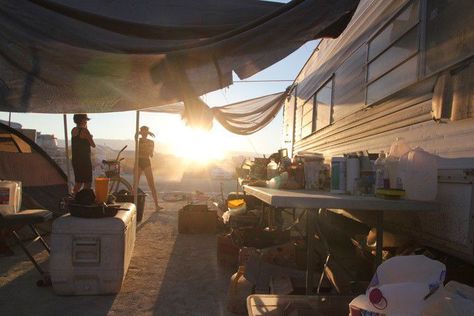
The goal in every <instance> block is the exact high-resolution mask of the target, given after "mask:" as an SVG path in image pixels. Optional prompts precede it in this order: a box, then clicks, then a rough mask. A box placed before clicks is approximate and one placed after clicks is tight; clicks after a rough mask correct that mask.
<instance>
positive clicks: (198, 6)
mask: <svg viewBox="0 0 474 316" xmlns="http://www.w3.org/2000/svg"><path fill="white" fill-rule="evenodd" d="M358 2H359V1H358V0H304V1H303V0H294V1H291V2H289V3H287V4H276V3H272V2H265V1H257V0H245V1H234V0H200V1H196V0H174V1H165V0H161V1H152V0H147V1H131V0H129V1H126V0H116V1H113V2H110V1H74V0H16V1H9V0H0V42H1V43H2V44H1V45H0V110H2V111H11V112H39V113H41V112H42V113H75V112H88V113H92V112H116V111H125V110H137V109H143V108H150V107H153V106H158V105H164V104H172V103H175V102H178V101H184V104H185V105H186V111H188V113H193V112H195V109H196V108H197V109H198V111H197V112H198V113H202V111H201V108H205V107H207V106H206V105H205V104H203V103H202V101H201V100H200V99H199V98H198V96H200V95H202V94H204V93H207V92H210V91H214V90H217V89H220V88H223V87H225V86H228V85H229V84H231V83H232V73H233V72H235V73H237V75H238V76H239V77H240V78H247V77H249V76H251V75H253V74H255V73H257V72H258V71H260V70H262V69H264V68H266V67H268V66H270V65H271V64H273V63H275V62H277V61H278V60H280V59H282V58H284V57H286V56H287V55H289V54H290V53H291V52H293V51H294V50H296V49H297V48H299V47H300V46H301V45H302V44H304V43H305V42H306V41H308V40H312V39H315V38H321V37H337V36H338V35H339V34H340V33H341V32H342V31H343V30H344V28H345V27H346V25H347V23H348V22H349V20H350V18H351V17H352V14H353V12H354V10H355V9H356V7H357V4H358ZM229 111H230V110H229V109H222V111H221V112H220V114H217V115H216V118H217V119H218V120H219V121H220V122H221V123H222V122H226V123H225V124H226V125H227V127H229V128H235V124H236V122H240V123H238V124H241V122H242V120H243V118H244V117H246V116H245V115H243V114H242V113H241V114H240V116H239V115H237V114H235V113H234V114H232V115H230V114H231V113H230V112H229ZM251 112H252V111H250V112H249V113H250V114H249V115H247V117H248V118H249V119H253V118H254V114H251ZM225 115H229V116H228V118H224V116H225ZM188 117H189V118H191V116H189V115H188ZM191 119H192V118H191ZM250 130H251V128H250V129H249V130H248V131H250Z"/></svg>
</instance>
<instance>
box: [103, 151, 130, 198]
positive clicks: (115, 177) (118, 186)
mask: <svg viewBox="0 0 474 316" xmlns="http://www.w3.org/2000/svg"><path fill="white" fill-rule="evenodd" d="M125 148H127V145H125V146H124V147H123V148H122V149H121V150H120V151H119V152H118V154H117V158H115V159H114V160H102V164H103V165H104V166H105V168H106V170H105V176H106V177H107V178H109V179H110V182H109V193H112V194H114V193H119V192H120V191H122V192H123V190H126V191H128V192H132V185H131V184H130V183H129V182H128V181H127V180H125V179H124V178H123V177H122V176H121V175H120V171H121V166H120V162H121V161H122V160H124V159H125V158H120V155H121V154H122V152H123V151H124V150H125Z"/></svg>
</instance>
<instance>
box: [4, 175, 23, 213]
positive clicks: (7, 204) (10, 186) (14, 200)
mask: <svg viewBox="0 0 474 316" xmlns="http://www.w3.org/2000/svg"><path fill="white" fill-rule="evenodd" d="M20 207H21V182H20V181H10V180H1V181H0V213H2V214H4V215H8V214H14V213H17V212H18V211H19V210H20Z"/></svg>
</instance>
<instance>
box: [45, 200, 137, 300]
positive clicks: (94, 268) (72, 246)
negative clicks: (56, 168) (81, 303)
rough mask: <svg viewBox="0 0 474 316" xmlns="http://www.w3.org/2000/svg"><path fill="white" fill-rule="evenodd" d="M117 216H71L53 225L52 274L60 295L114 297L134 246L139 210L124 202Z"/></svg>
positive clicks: (123, 276) (52, 279)
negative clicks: (102, 295) (105, 295)
mask: <svg viewBox="0 0 474 316" xmlns="http://www.w3.org/2000/svg"><path fill="white" fill-rule="evenodd" d="M122 207H123V208H127V209H128V210H121V211H118V212H117V215H115V217H105V218H80V217H74V216H71V215H69V214H67V215H64V216H62V217H60V218H58V219H56V220H55V221H54V222H53V229H52V234H51V256H50V274H51V281H52V283H53V289H54V292H56V294H59V295H97V294H114V293H118V292H119V291H120V287H121V286H122V281H123V280H124V278H125V275H126V273H127V269H128V265H129V264H130V260H131V258H132V254H133V247H134V245H135V234H136V223H137V211H136V207H135V205H134V204H131V203H124V204H122Z"/></svg>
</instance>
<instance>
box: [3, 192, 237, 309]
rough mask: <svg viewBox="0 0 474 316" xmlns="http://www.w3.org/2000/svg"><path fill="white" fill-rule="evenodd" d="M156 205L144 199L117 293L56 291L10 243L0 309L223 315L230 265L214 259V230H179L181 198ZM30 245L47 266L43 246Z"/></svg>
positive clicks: (4, 267)
mask: <svg viewBox="0 0 474 316" xmlns="http://www.w3.org/2000/svg"><path fill="white" fill-rule="evenodd" d="M150 200H151V199H150ZM148 202H149V203H148V204H151V201H148ZM162 205H163V206H164V207H165V209H164V210H162V211H160V212H154V211H149V210H151V209H152V208H151V205H147V211H146V212H145V216H144V220H143V222H142V223H140V225H139V227H138V230H137V239H136V244H135V250H134V254H133V258H132V261H131V263H130V267H129V270H128V273H127V276H126V278H125V281H124V283H123V286H122V289H121V291H120V293H118V294H117V295H107V296H57V295H55V294H54V292H53V288H52V287H46V288H40V287H37V286H36V281H37V280H39V279H40V276H39V274H38V272H37V271H36V270H35V269H34V267H33V265H32V264H31V263H30V262H29V261H28V259H27V257H26V256H25V255H24V254H23V253H22V251H21V249H20V248H18V247H16V248H15V249H14V250H15V255H14V256H12V257H2V258H0V315H48V316H49V315H88V316H89V315H93V316H95V315H127V316H129V315H229V313H227V312H226V311H225V296H226V293H227V286H228V282H229V278H230V275H231V274H232V273H233V271H228V270H223V269H221V268H220V267H218V265H217V258H216V236H215V235H179V234H178V231H177V230H178V229H177V222H178V209H179V208H180V207H181V206H182V204H180V203H165V202H164V203H163V204H162ZM33 251H34V253H35V257H36V258H38V260H39V261H40V262H42V265H43V266H44V267H46V268H47V254H46V252H45V251H43V252H41V248H40V247H37V248H36V247H34V248H33Z"/></svg>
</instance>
